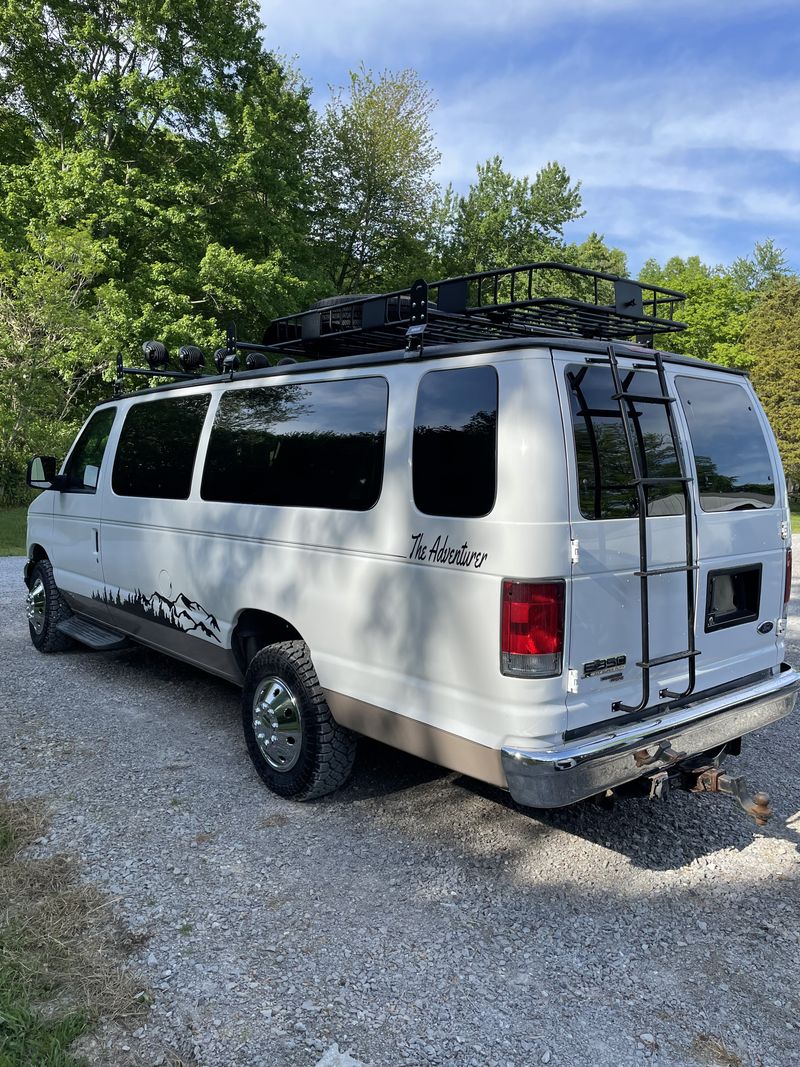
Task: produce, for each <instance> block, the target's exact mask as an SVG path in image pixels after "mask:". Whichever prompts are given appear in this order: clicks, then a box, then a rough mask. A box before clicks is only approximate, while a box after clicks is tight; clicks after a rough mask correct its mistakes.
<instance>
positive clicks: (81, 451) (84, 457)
mask: <svg viewBox="0 0 800 1067" xmlns="http://www.w3.org/2000/svg"><path fill="white" fill-rule="evenodd" d="M116 414H117V409H116V408H103V409H102V411H96V412H95V413H94V415H92V417H91V418H90V419H89V421H88V422H87V424H86V426H85V428H84V431H83V433H82V434H81V435H80V437H79V438H78V440H77V441H76V442H75V447H74V448H73V449H72V451H71V452H70V455H69V459H68V460H67V463H66V466H65V467H64V477H65V478H66V479H67V481H66V485H65V491H66V492H68V493H94V492H95V491H96V489H97V478H98V475H99V474H100V464H101V463H102V462H103V454H104V452H105V450H106V445H107V444H108V435H109V434H110V433H111V427H112V426H113V424H114V417H115V415H116Z"/></svg>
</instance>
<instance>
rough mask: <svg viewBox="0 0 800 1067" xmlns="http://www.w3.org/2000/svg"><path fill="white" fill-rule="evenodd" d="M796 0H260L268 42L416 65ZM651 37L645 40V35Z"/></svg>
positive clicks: (677, 26)
mask: <svg viewBox="0 0 800 1067" xmlns="http://www.w3.org/2000/svg"><path fill="white" fill-rule="evenodd" d="M794 7H796V0H703V2H702V5H699V4H698V3H697V0H671V3H669V4H668V5H665V6H664V7H663V8H662V9H660V10H659V9H657V8H652V7H650V6H648V7H646V8H645V7H644V6H643V4H642V0H559V2H558V3H553V2H552V0H494V2H493V3H491V4H487V3H486V0H458V2H457V3H453V2H452V0H449V2H446V3H445V2H442V0H404V2H403V3H402V4H395V3H389V2H387V0H337V2H336V3H335V4H331V3H330V2H323V0H261V17H262V20H263V21H264V22H265V23H266V26H267V41H268V43H269V45H270V47H274V48H276V49H277V50H279V51H281V52H288V53H290V54H294V53H297V54H298V55H300V56H301V57H302V56H308V55H311V54H314V55H315V56H317V57H319V56H335V57H337V58H339V59H342V60H346V61H347V62H348V63H350V64H351V65H352V62H355V63H358V62H360V61H361V60H362V59H364V60H365V61H367V62H368V64H370V65H374V64H375V63H378V62H388V63H390V65H391V66H392V67H393V68H397V67H406V66H414V65H415V55H416V54H417V53H418V52H419V51H420V50H421V49H424V48H426V47H427V46H429V45H430V44H431V42H433V41H435V43H436V47H437V48H441V47H443V46H444V47H446V45H447V42H448V41H451V42H452V41H454V40H459V39H460V40H463V39H465V38H466V39H468V38H474V39H475V40H477V41H480V40H484V41H485V40H487V39H491V38H495V39H497V38H502V37H504V36H508V35H509V34H514V35H520V34H525V33H528V32H530V31H532V30H536V29H538V28H541V27H545V26H550V25H553V24H561V25H563V24H564V23H565V21H566V20H568V19H570V18H575V19H576V20H579V22H578V29H580V28H581V27H582V26H583V25H589V24H591V23H592V22H596V21H598V20H604V19H609V18H614V17H615V16H619V15H630V16H631V18H632V19H636V18H637V17H641V19H642V22H643V24H644V26H645V32H646V33H650V34H652V33H653V31H654V29H655V27H656V26H658V25H659V24H660V23H663V24H667V25H669V26H670V27H673V28H674V29H673V31H672V32H674V33H679V32H681V26H682V24H681V17H682V14H683V13H684V12H691V13H692V15H693V16H694V17H702V18H706V19H713V18H715V17H717V15H719V14H722V15H723V16H725V17H730V16H731V15H735V14H736V13H738V12H742V13H749V14H751V15H757V14H758V13H760V12H761V13H766V12H769V11H773V10H782V9H786V10H791V9H792V8H794ZM645 39H646V38H645Z"/></svg>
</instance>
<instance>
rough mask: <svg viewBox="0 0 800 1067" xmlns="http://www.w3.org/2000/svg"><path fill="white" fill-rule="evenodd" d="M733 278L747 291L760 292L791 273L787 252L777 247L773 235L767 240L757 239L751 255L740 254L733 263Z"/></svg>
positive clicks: (731, 274)
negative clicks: (787, 261)
mask: <svg viewBox="0 0 800 1067" xmlns="http://www.w3.org/2000/svg"><path fill="white" fill-rule="evenodd" d="M728 273H729V274H730V277H731V280H732V281H733V282H734V284H735V285H738V286H739V288H740V289H744V290H745V291H746V292H759V291H761V290H763V289H764V288H766V286H768V285H769V284H770V283H771V282H774V281H777V279H778V278H782V277H785V276H786V275H788V274H789V273H790V270H789V267H788V265H787V263H786V253H785V252H784V250H783V249H782V248H776V247H775V242H774V241H773V239H772V238H771V237H768V238H767V240H766V241H756V243H755V247H754V249H753V254H752V255H751V256H740V257H739V258H738V259H735V260H734V261H733V263H732V264H731V267H730V271H729V272H728Z"/></svg>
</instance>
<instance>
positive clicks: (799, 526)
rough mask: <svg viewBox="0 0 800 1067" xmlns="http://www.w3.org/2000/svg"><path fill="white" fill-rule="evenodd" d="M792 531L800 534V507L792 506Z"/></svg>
mask: <svg viewBox="0 0 800 1067" xmlns="http://www.w3.org/2000/svg"><path fill="white" fill-rule="evenodd" d="M791 510H792V533H793V534H800V507H796V506H793V507H792V509H791Z"/></svg>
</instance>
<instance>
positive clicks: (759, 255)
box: [639, 240, 788, 369]
mask: <svg viewBox="0 0 800 1067" xmlns="http://www.w3.org/2000/svg"><path fill="white" fill-rule="evenodd" d="M787 271H788V267H787V266H786V260H785V257H784V253H783V252H782V251H781V250H780V249H778V248H776V247H775V242H774V241H772V240H766V241H763V242H760V243H759V242H757V243H756V245H755V248H754V249H753V253H752V255H751V256H742V257H739V258H738V259H735V260H734V261H733V263H732V264H731V266H730V267H724V266H722V265H717V266H709V265H708V264H706V263H702V262H701V261H700V258H699V256H690V257H689V258H688V259H680V258H679V257H677V256H675V257H674V258H672V259H670V260H668V261H667V263H666V264H665V265H664V266H663V267H660V266H659V265H658V263H657V262H656V261H655V260H652V259H651V260H648V261H647V262H646V263H645V264H644V266H643V267H642V270H641V273H640V275H639V277H640V280H642V281H647V282H652V283H653V284H656V285H664V286H666V287H667V288H668V289H677V290H678V291H679V292H682V293H685V294H686V296H687V300H686V303H685V304H683V305H679V306H678V309H677V317H678V318H679V319H681V320H682V321H684V322H686V323H687V325H688V327H689V328H688V330H687V331H686V332H685V333H680V334H673V335H672V336H671V338H670V347H671V348H672V349H673V350H674V351H676V352H682V353H685V354H686V355H689V356H696V357H697V358H698V359H707V360H710V361H711V362H713V363H722V364H724V365H725V366H726V367H740V368H744V369H747V368H749V367H751V366H752V365H753V361H754V356H753V354H752V353H751V352H750V351H749V349H748V346H747V345H746V343H745V331H746V329H747V323H748V316H749V315H750V313H751V311H752V309H753V308H754V307H755V306H756V305H757V303H758V301H759V299H760V297H761V294H762V293H763V292H764V290H765V288H766V287H767V286H768V285H769V284H771V282H772V281H774V280H775V279H777V278H780V277H782V276H785V275H786V273H787Z"/></svg>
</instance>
